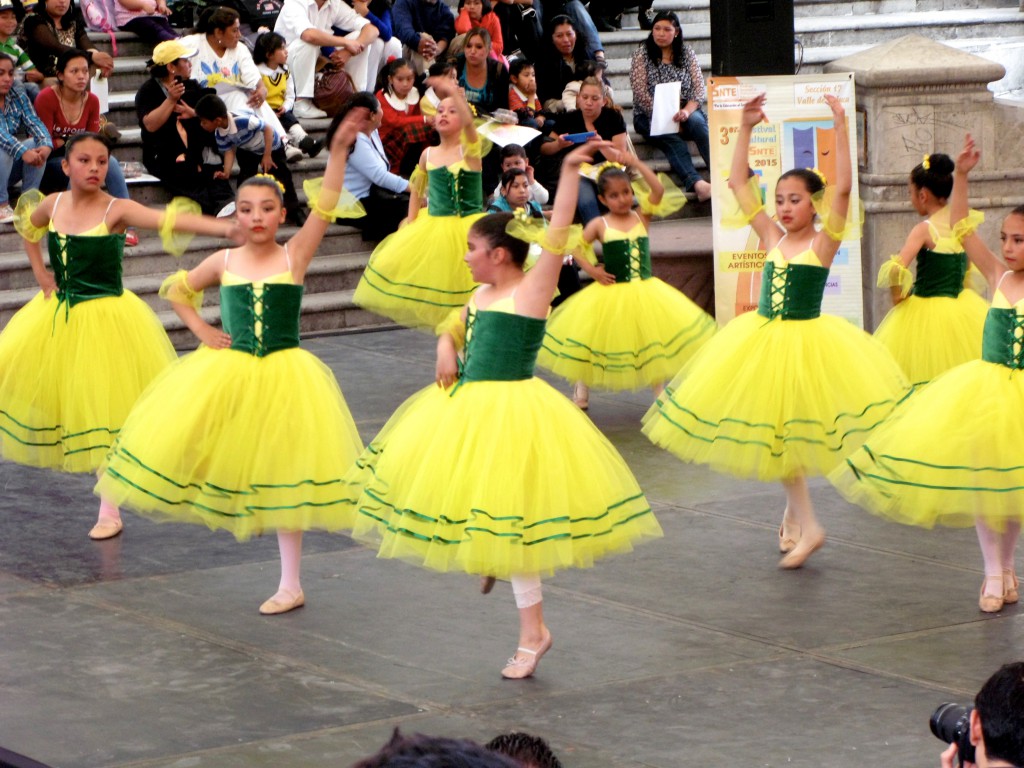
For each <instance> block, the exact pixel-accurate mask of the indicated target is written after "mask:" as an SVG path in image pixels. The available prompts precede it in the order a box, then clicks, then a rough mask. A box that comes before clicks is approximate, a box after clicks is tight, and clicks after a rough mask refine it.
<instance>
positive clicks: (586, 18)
mask: <svg viewBox="0 0 1024 768" xmlns="http://www.w3.org/2000/svg"><path fill="white" fill-rule="evenodd" d="M541 2H542V0H533V8H534V10H535V11H537V13H538V14H539V15H540V17H541V19H542V20H543V22H544V30H545V34H547V30H548V29H549V28H550V23H551V19H552V18H554V16H556V15H557V14H551V13H545V12H544V9H543V7H542V6H541ZM563 5H564V6H565V15H566V16H568V17H569V20H570V21H571V22H572V25H573V27H575V28H576V34H577V35H579V37H580V40H581V41H582V42H583V44H584V45H585V46H586V47H587V58H588V59H593V58H595V54H596V53H597V52H598V51H603V50H604V46H603V45H601V37H600V35H598V34H597V27H595V26H594V20H593V19H592V18H590V14H589V13H587V9H586V8H584V7H583V3H581V2H580V0H567V2H565V3H563Z"/></svg>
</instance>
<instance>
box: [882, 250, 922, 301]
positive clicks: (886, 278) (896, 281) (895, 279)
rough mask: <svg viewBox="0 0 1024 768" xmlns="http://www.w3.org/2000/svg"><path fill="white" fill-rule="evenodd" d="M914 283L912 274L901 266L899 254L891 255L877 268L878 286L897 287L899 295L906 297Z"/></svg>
mask: <svg viewBox="0 0 1024 768" xmlns="http://www.w3.org/2000/svg"><path fill="white" fill-rule="evenodd" d="M913 285H914V276H913V275H912V274H911V273H910V270H909V269H907V268H906V267H905V266H903V262H902V261H900V257H899V256H891V257H890V258H889V259H888V261H886V262H885V263H884V264H882V267H881V269H879V270H878V287H879V288H899V289H900V296H903V297H904V298H906V296H907V295H908V294H909V293H910V289H911V288H912V287H913Z"/></svg>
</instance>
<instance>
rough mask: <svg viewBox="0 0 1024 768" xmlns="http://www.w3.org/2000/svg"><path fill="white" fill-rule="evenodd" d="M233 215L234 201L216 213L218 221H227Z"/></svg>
mask: <svg viewBox="0 0 1024 768" xmlns="http://www.w3.org/2000/svg"><path fill="white" fill-rule="evenodd" d="M234 215H235V201H234V200H232V201H231V202H230V203H228V204H227V205H225V206H224V207H223V208H221V209H220V210H219V211H217V218H218V219H228V218H230V217H232V216H234Z"/></svg>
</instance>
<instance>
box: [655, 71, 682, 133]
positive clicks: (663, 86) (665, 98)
mask: <svg viewBox="0 0 1024 768" xmlns="http://www.w3.org/2000/svg"><path fill="white" fill-rule="evenodd" d="M682 87H683V84H682V83H658V84H657V85H656V86H654V107H653V109H652V110H651V136H664V135H665V134H666V133H678V132H679V123H677V122H676V121H675V120H673V119H672V118H673V116H675V114H676V112H678V111H679V96H680V92H681V90H682Z"/></svg>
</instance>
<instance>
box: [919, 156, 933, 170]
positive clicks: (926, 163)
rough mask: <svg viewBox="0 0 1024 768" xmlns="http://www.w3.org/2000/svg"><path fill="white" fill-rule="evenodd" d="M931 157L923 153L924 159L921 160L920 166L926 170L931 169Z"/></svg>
mask: <svg viewBox="0 0 1024 768" xmlns="http://www.w3.org/2000/svg"><path fill="white" fill-rule="evenodd" d="M931 158H932V156H931V155H925V156H924V160H922V161H921V167H922V168H924V169H925V170H926V171H928V170H931V167H932V159H931Z"/></svg>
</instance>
